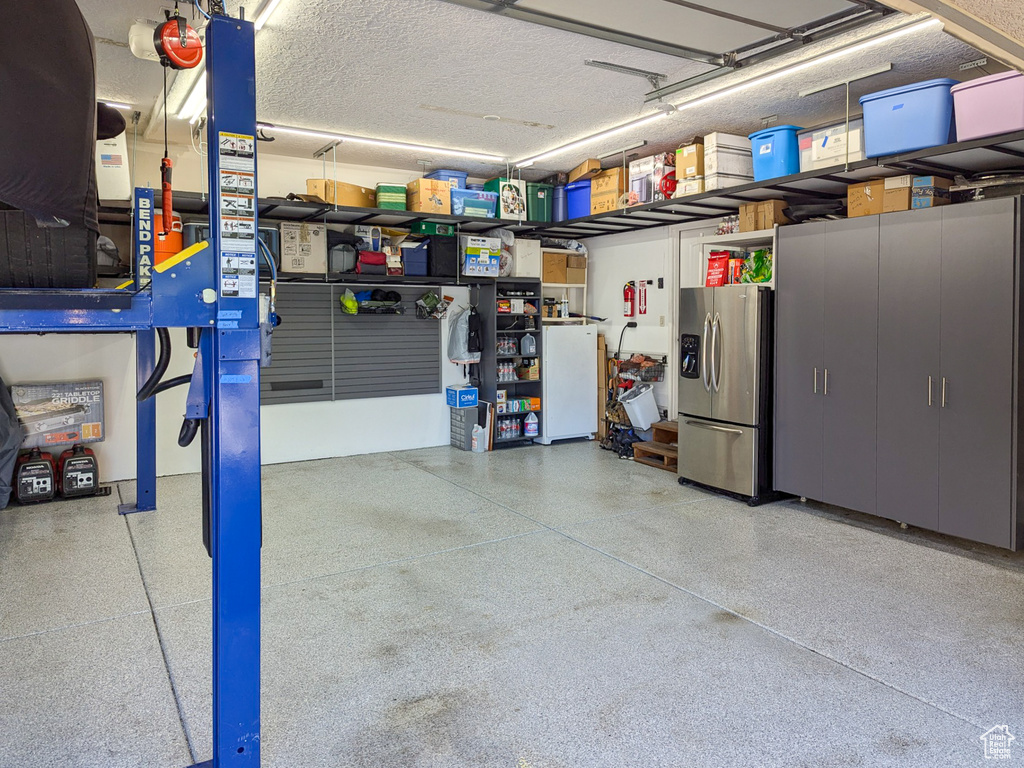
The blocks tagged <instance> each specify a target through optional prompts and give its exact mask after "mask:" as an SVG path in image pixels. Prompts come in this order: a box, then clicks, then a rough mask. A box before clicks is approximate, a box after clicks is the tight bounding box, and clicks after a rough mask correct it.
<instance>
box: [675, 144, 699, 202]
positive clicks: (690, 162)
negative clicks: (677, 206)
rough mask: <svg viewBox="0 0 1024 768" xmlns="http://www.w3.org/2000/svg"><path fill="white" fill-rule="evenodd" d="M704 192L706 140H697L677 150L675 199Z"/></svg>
mask: <svg viewBox="0 0 1024 768" xmlns="http://www.w3.org/2000/svg"><path fill="white" fill-rule="evenodd" d="M703 191H704V139H696V140H695V141H693V142H691V143H690V144H686V145H684V146H682V147H680V148H679V149H677V150H676V192H675V195H674V197H685V196H686V195H698V194H700V193H701V192H703Z"/></svg>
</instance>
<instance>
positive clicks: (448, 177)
mask: <svg viewBox="0 0 1024 768" xmlns="http://www.w3.org/2000/svg"><path fill="white" fill-rule="evenodd" d="M423 178H425V179H437V180H438V181H447V182H448V183H449V184H451V185H452V187H453V188H454V189H465V188H466V179H467V178H469V174H468V173H463V172H462V171H446V170H437V171H431V172H430V173H428V174H426V175H425V176H424V177H423Z"/></svg>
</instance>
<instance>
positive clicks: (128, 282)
mask: <svg viewBox="0 0 1024 768" xmlns="http://www.w3.org/2000/svg"><path fill="white" fill-rule="evenodd" d="M129 285H135V281H134V280H129V281H127V282H124V283H121V284H120V285H119V286H117V288H115V289H114V290H115V291H123V290H124V289H125V288H127V287H128V286H129Z"/></svg>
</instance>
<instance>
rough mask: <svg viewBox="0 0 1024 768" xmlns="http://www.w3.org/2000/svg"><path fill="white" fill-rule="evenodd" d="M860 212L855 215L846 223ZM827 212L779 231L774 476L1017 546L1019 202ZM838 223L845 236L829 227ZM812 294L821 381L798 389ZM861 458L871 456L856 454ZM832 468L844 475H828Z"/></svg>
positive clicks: (811, 341)
mask: <svg viewBox="0 0 1024 768" xmlns="http://www.w3.org/2000/svg"><path fill="white" fill-rule="evenodd" d="M861 222H863V223H864V224H865V225H866V226H863V227H860V226H854V225H855V224H859V223H861ZM837 224H838V223H833V222H829V223H827V224H807V225H802V226H796V227H786V228H783V229H782V230H780V233H779V253H778V255H777V259H778V262H779V264H778V269H779V280H778V294H779V295H778V322H777V323H776V355H777V357H776V366H777V368H776V408H777V414H778V415H777V418H776V441H775V451H776V453H775V455H776V487H777V488H778V489H779V490H783V491H787V492H789V493H794V494H798V495H801V496H807V497H809V498H814V499H819V500H822V501H826V502H829V503H832V504H837V505H839V506H843V507H848V508H851V509H858V510H861V511H865V512H875V513H876V514H879V515H881V516H884V517H887V518H891V519H893V520H898V521H900V522H905V523H908V524H911V525H915V526H919V527H922V528H926V529H929V530H935V531H939V532H941V533H946V534H950V535H953V536H959V537H963V538H966V539H970V540H972V541H978V542H983V543H986V544H992V545H995V546H1000V547H1007V548H1011V549H1016V548H1018V547H1019V546H1020V543H1021V536H1022V534H1024V531H1022V523H1024V519H1022V516H1020V515H1018V514H1017V509H1018V503H1019V501H1020V499H1019V496H1020V493H1021V491H1022V489H1021V488H1020V487H1019V486H1018V483H1017V476H1018V474H1019V473H1020V472H1021V471H1024V458H1022V457H1021V456H1020V455H1019V451H1018V442H1019V436H1020V435H1021V434H1024V415H1022V414H1021V409H1020V408H1018V402H1019V398H1020V385H1021V381H1020V378H1021V369H1020V364H1019V358H1020V351H1021V339H1022V333H1021V312H1020V304H1021V290H1022V289H1021V282H1022V281H1021V276H1020V267H1019V265H1020V254H1019V249H1020V242H1021V221H1020V215H1019V201H1018V200H1017V199H1016V198H1002V199H997V200H988V201H981V202H976V203H966V204H961V205H956V206H946V207H942V208H935V209H931V210H918V211H907V212H904V213H891V214H883V215H882V216H876V217H863V218H860V219H854V220H850V221H847V222H843V224H845V225H847V228H846V229H845V230H843V229H842V228H840V227H838V226H836V225H837ZM872 226H873V227H875V230H874V231H875V233H876V240H875V243H874V245H872V242H871V234H870V233H871V231H872V229H871V228H872ZM840 231H844V232H845V238H846V239H845V243H844V244H843V245H839V244H838V243H835V242H834V241H833V238H832V237H831V235H832V234H833V233H834V234H836V235H838V234H839V232H840ZM816 249H823V253H824V255H823V256H822V253H821V251H819V252H818V258H819V259H823V261H824V264H825V266H824V274H823V277H824V280H825V284H824V286H823V287H822V293H823V296H824V298H823V300H822V299H820V298H819V297H818V296H815V295H813V291H814V289H815V286H816V285H818V283H817V277H816V276H815V272H814V268H813V267H812V268H811V269H807V265H808V264H813V262H814V259H815V251H816ZM841 252H844V253H845V255H844V256H843V258H842V266H840V265H839V261H838V260H837V261H836V262H835V264H834V266H835V269H834V270H832V271H830V263H831V262H830V258H831V257H832V256H837V255H838V254H839V253H841ZM872 264H874V265H875V268H876V269H877V273H876V280H875V295H874V297H872V296H871V295H870V293H871V287H870V286H871V283H872V280H871V269H872V267H871V265H872ZM800 270H803V272H802V273H801V272H800ZM808 275H811V276H812V279H808V277H807V276H808ZM819 307H823V311H824V315H823V317H822V326H823V330H822V332H821V336H822V341H821V346H822V350H823V352H822V357H821V360H822V366H823V367H827V368H828V369H829V383H828V394H827V395H826V394H825V393H824V382H823V381H820V382H819V392H818V393H813V394H812V395H808V390H809V389H810V390H811V391H812V392H813V389H812V388H811V387H809V386H808V385H807V384H806V382H810V381H811V374H810V373H808V372H807V371H806V368H807V366H808V364H809V362H810V360H811V359H812V358H813V353H814V350H815V349H816V348H817V347H816V345H817V340H816V335H815V331H814V330H813V329H810V330H809V329H807V328H804V327H802V324H803V323H805V322H810V321H813V318H814V316H816V313H817V312H818V311H819V309H818V308H819ZM858 307H859V309H858ZM798 321H799V323H800V324H801V326H800V327H797V322H798ZM844 350H845V354H844V356H842V357H839V353H840V352H842V351H844ZM833 353H834V355H833ZM801 379H805V385H804V387H803V388H802V390H801V387H800V384H801ZM847 384H849V387H850V390H851V391H848V390H847ZM869 391H872V392H875V393H877V397H876V403H877V419H875V418H874V413H873V412H872V409H871V408H869V406H868V403H867V402H866V400H865V399H864V398H863V397H862V395H863V394H864V393H866V392H869ZM817 396H820V402H821V406H820V407H819V406H818V405H817V404H816V403H815V402H814V397H817ZM840 403H841V407H840V408H839V409H838V410H835V411H834V410H833V408H834V406H836V405H837V404H840ZM856 419H859V420H860V426H859V427H857V426H856V425H855V424H854V421H855V420H856ZM793 420H796V424H795V425H794V424H793V423H792V422H793ZM801 422H802V423H801ZM818 423H821V424H822V434H823V436H824V437H823V439H822V440H821V441H820V442H819V441H818V439H817V437H816V435H815V430H816V428H817V424H818ZM830 423H831V424H832V428H831V429H830ZM872 430H873V435H869V434H868V433H869V431H872ZM819 456H820V458H819ZM869 459H870V460H871V461H873V462H874V463H875V470H868V469H866V468H865V466H864V463H865V461H867V460H869ZM818 466H820V467H821V478H822V480H821V490H820V492H817V491H816V488H817V487H818V486H817V482H818V480H817V475H816V474H815V472H816V470H817V467H818ZM844 468H845V471H846V472H847V476H846V478H845V480H843V479H840V478H839V476H838V475H839V473H840V472H842V471H843V470H844ZM876 472H877V474H876Z"/></svg>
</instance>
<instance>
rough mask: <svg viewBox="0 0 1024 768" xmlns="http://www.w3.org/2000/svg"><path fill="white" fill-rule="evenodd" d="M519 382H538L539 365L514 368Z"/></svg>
mask: <svg viewBox="0 0 1024 768" xmlns="http://www.w3.org/2000/svg"><path fill="white" fill-rule="evenodd" d="M516 373H517V374H518V375H519V380H520V381H538V380H539V379H540V363H536V362H535V363H533V364H532V365H520V366H519V367H518V368H516Z"/></svg>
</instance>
